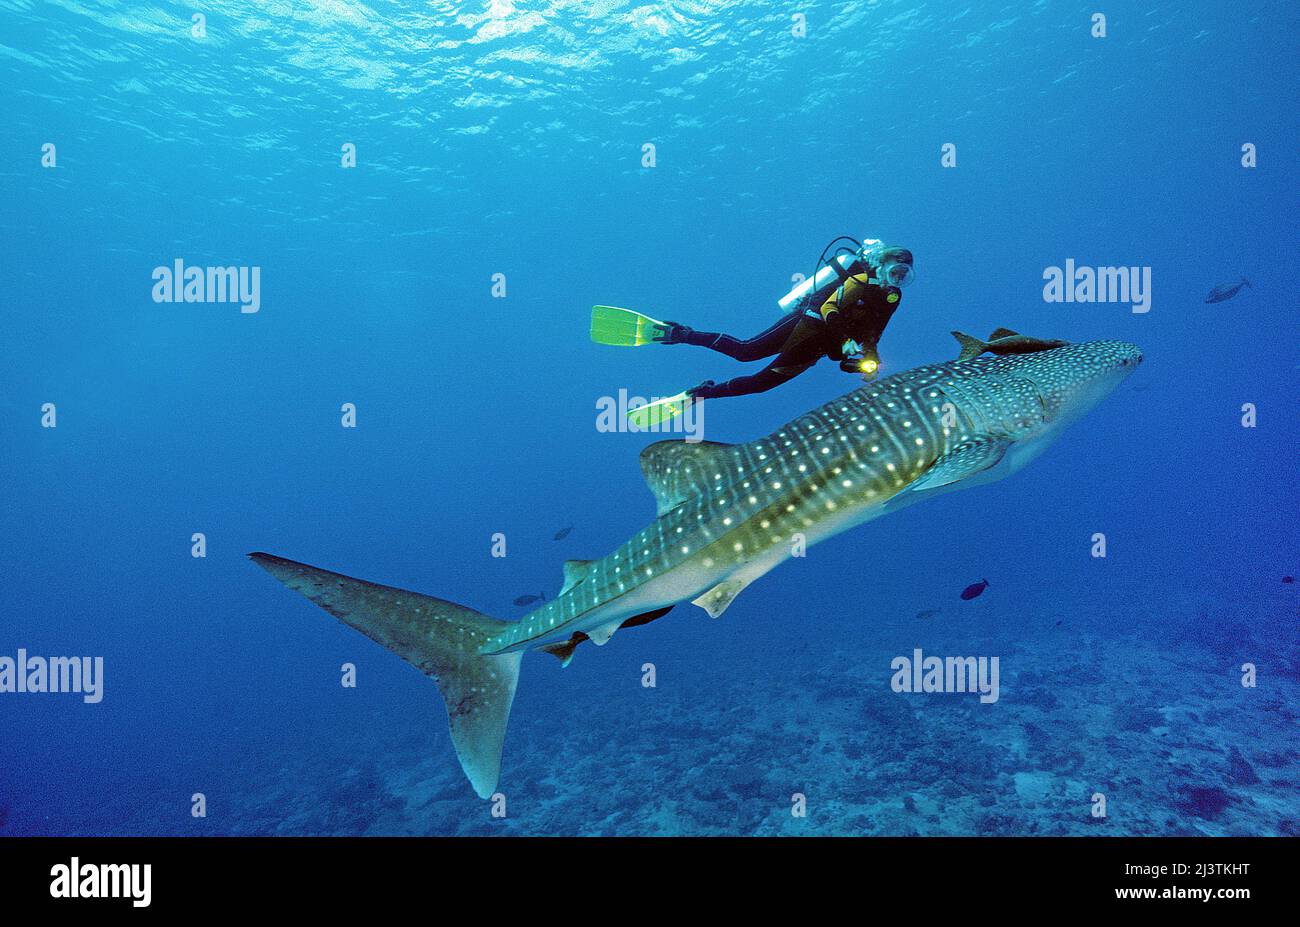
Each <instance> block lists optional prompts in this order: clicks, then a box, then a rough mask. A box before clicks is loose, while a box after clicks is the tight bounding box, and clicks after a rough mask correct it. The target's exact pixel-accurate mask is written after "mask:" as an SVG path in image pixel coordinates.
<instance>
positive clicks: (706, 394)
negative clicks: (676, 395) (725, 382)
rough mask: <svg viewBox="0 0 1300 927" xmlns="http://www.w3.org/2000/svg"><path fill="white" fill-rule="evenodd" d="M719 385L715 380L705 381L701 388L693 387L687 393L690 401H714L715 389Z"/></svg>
mask: <svg viewBox="0 0 1300 927" xmlns="http://www.w3.org/2000/svg"><path fill="white" fill-rule="evenodd" d="M717 385H718V384H717V383H716V382H715V381H713V380H705V381H704V382H703V383H701V384H700V385H699V386H692V387H691V388H690V389H688V390H687V391H686V396H687V398H688V399H712V398H713V387H715V386H717Z"/></svg>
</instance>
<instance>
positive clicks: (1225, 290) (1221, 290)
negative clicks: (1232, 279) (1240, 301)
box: [1205, 277, 1255, 303]
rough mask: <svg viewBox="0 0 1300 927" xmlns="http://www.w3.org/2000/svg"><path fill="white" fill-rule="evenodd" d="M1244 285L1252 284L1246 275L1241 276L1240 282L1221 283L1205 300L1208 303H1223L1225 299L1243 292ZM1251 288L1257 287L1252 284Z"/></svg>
mask: <svg viewBox="0 0 1300 927" xmlns="http://www.w3.org/2000/svg"><path fill="white" fill-rule="evenodd" d="M1243 286H1250V281H1249V280H1247V279H1246V278H1245V277H1242V278H1241V282H1240V283H1220V284H1219V285H1218V286H1216V287H1215V288H1214V289H1212V290H1210V295H1208V296H1206V297H1205V301H1206V302H1207V303H1221V302H1223V301H1224V300H1227V299H1232V297H1234V296H1236V295H1237V294H1238V293H1239V292H1241V288H1242V287H1243ZM1250 288H1251V289H1252V290H1253V289H1255V288H1254V287H1253V286H1250Z"/></svg>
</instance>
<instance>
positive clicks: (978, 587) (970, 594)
mask: <svg viewBox="0 0 1300 927" xmlns="http://www.w3.org/2000/svg"><path fill="white" fill-rule="evenodd" d="M988 587H989V581H988V580H987V579H981V580H980V581H979V582H978V583H971V584H970V585H969V586H967V587H966V588H965V589H963V590H962V591H961V597H962V601H964V602H969V601H970V600H971V599H976V598H979V597H980V596H981V595H982V594H983V593H984V590H985V589H987V588H988Z"/></svg>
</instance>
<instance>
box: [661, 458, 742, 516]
mask: <svg viewBox="0 0 1300 927" xmlns="http://www.w3.org/2000/svg"><path fill="white" fill-rule="evenodd" d="M731 448H732V445H730V444H721V443H719V442H717V441H656V442H655V443H654V444H651V445H650V446H648V447H647V448H645V450H643V451H642V452H641V473H642V474H643V475H644V476H645V481H646V484H647V485H648V486H649V487H650V491H651V492H653V493H654V494H655V501H656V502H658V503H659V514H660V515H662V514H664V512H671V511H672V510H673V509H675V508H677V506H679V505H681V504H682V502H684V501H685V500H686V499H688V498H689V497H690V496H693V495H694V494H696V493H697V492H700V491H701V490H704V489H707V488H709V487H711V486H713V485H715V484H716V483H717V480H718V479H719V478H721V477H722V476H723V475H724V474H726V473H727V472H728V471H729V470H730V467H728V466H727V465H726V462H727V461H728V460H729V457H730V451H731Z"/></svg>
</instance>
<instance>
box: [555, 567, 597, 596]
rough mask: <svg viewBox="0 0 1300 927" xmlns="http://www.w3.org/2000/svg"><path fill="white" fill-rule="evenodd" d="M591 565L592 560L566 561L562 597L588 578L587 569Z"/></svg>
mask: <svg viewBox="0 0 1300 927" xmlns="http://www.w3.org/2000/svg"><path fill="white" fill-rule="evenodd" d="M591 563H592V561H590V560H566V561H564V588H563V589H561V590H560V595H564V594H565V593H566V592H568V591H569V590H570V589H572V588H573V587H574V586H576V585H578V583H580V582H582V581H583V580H584V579H586V578H587V568H588V567H590V566H591Z"/></svg>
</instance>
